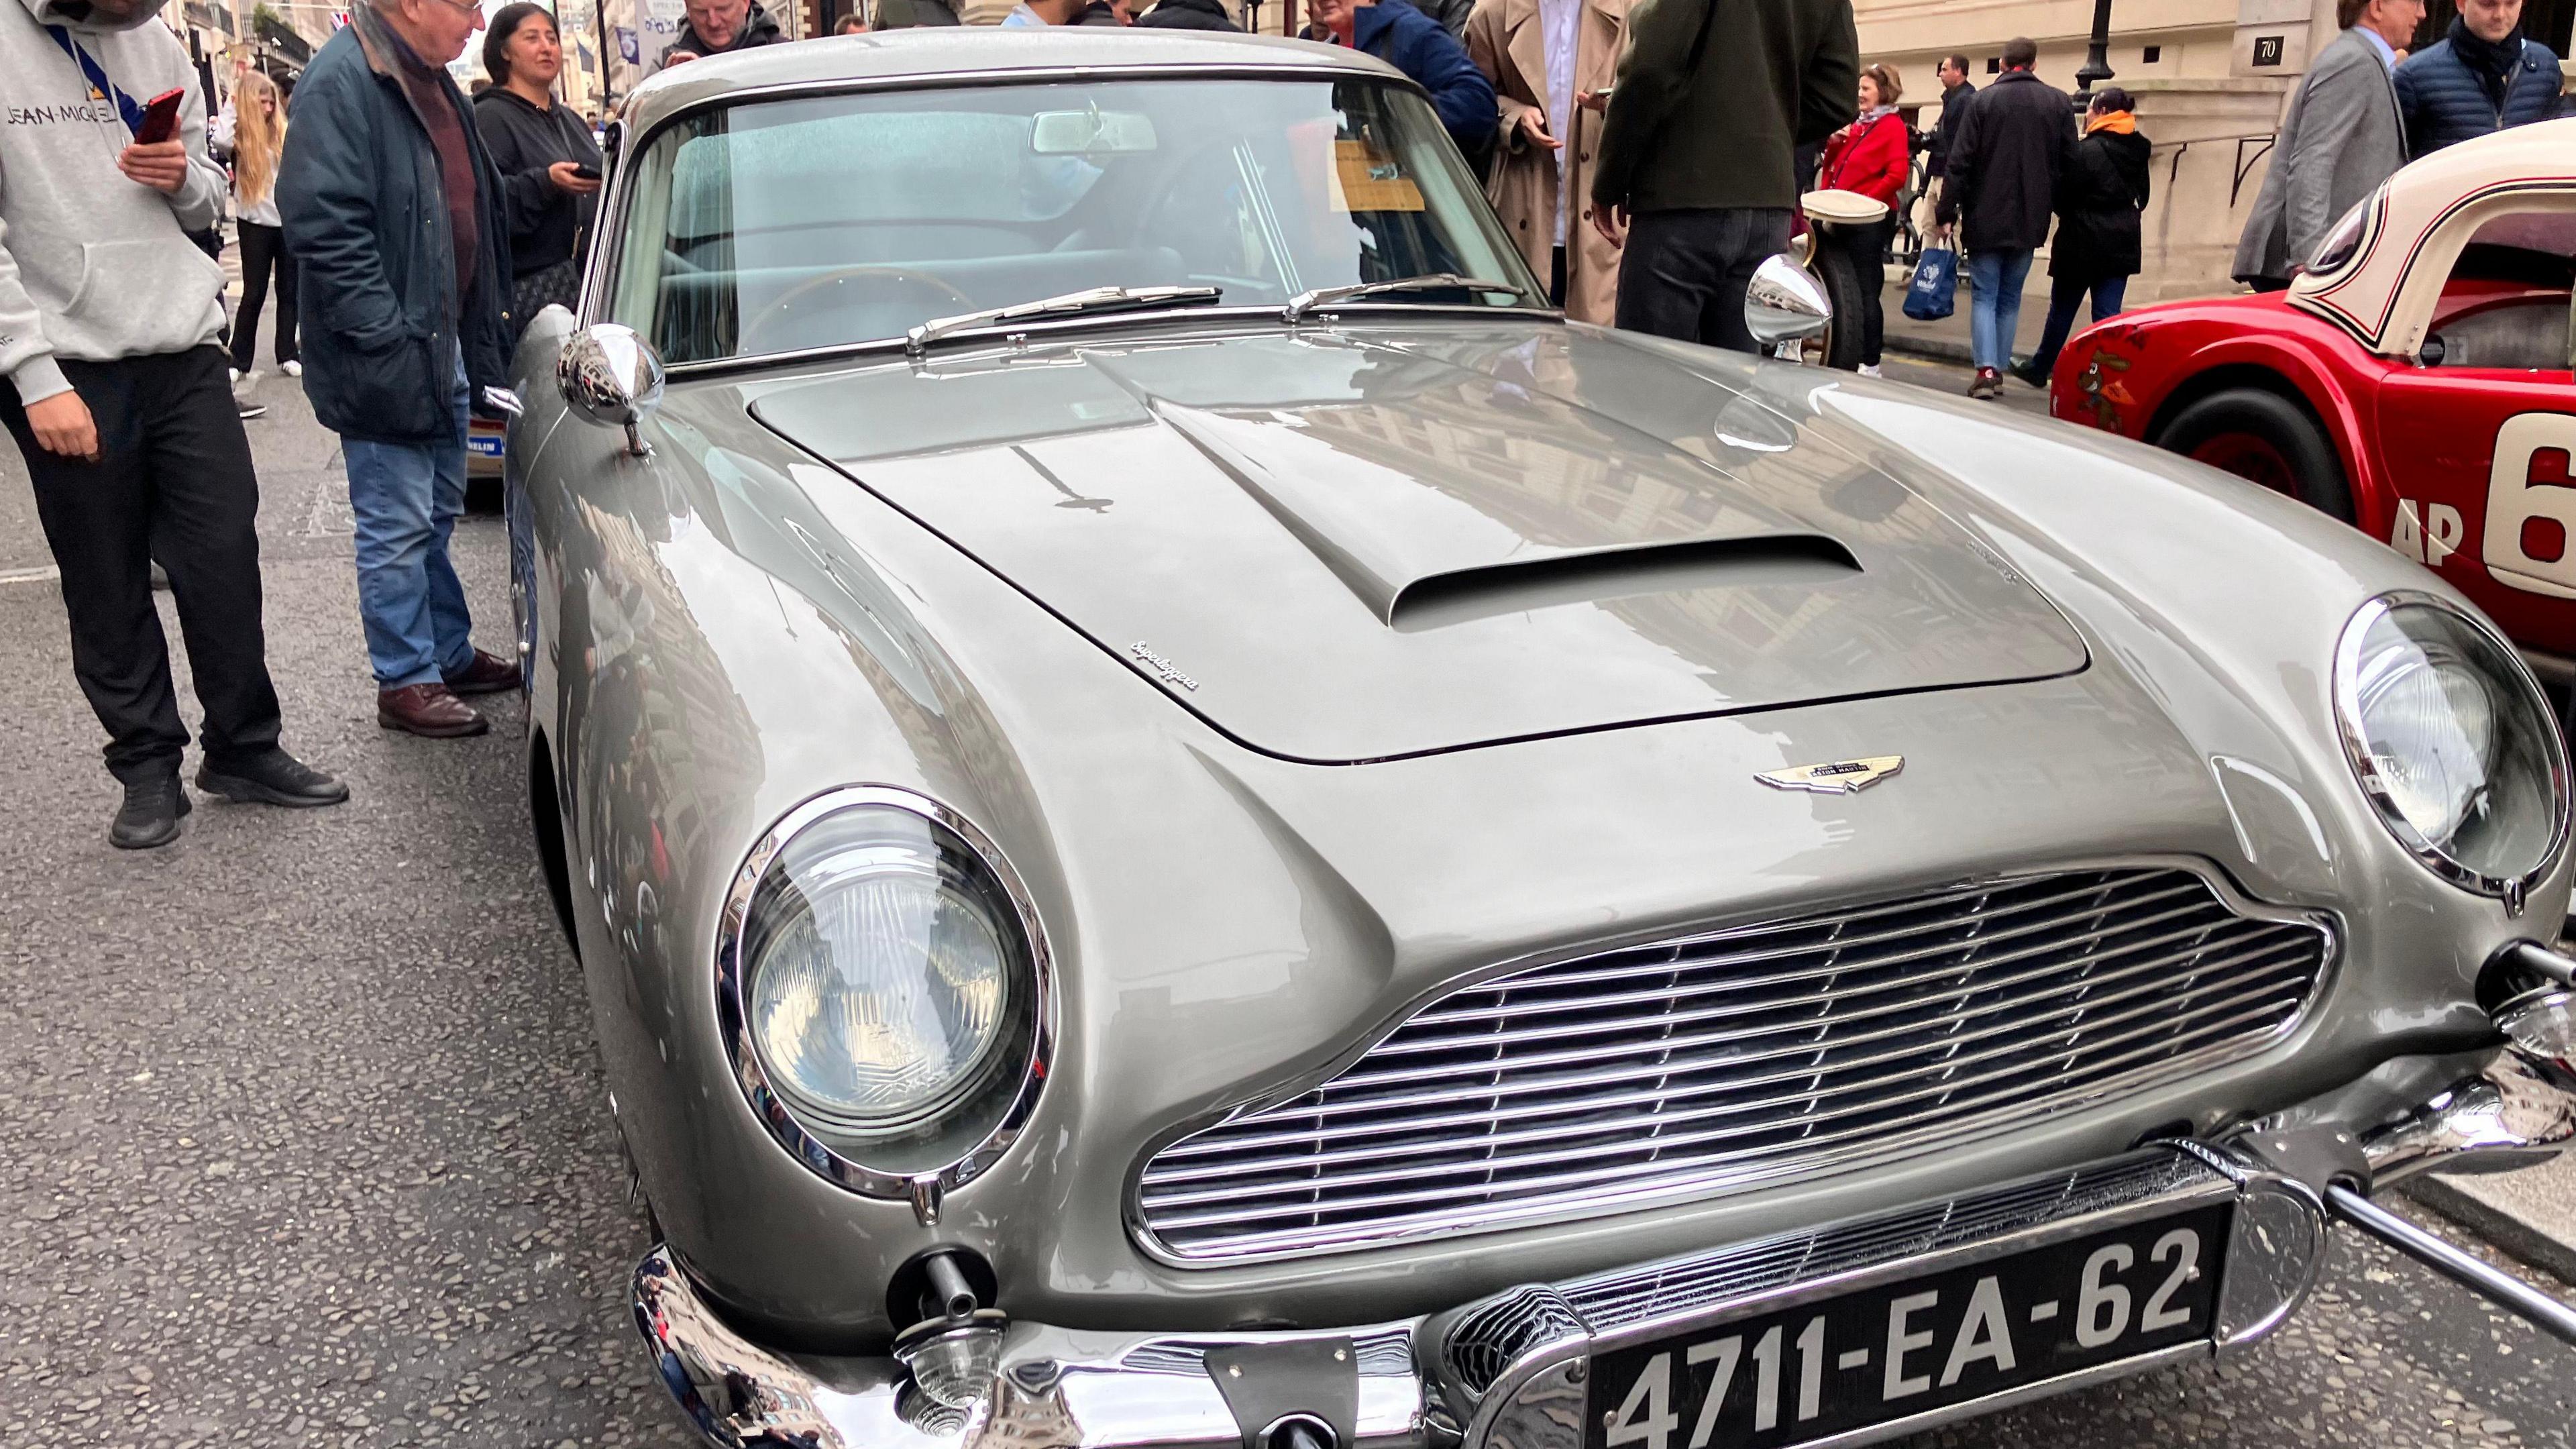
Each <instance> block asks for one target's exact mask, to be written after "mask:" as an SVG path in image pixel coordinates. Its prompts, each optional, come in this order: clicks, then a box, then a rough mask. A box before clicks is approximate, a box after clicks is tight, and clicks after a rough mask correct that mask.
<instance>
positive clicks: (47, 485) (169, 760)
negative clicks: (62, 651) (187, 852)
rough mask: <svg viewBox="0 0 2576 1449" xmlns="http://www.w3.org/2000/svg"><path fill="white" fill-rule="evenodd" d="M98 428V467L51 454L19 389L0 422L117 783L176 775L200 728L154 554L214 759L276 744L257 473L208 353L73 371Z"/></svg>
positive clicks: (5, 393) (2, 401) (3, 396)
mask: <svg viewBox="0 0 2576 1449" xmlns="http://www.w3.org/2000/svg"><path fill="white" fill-rule="evenodd" d="M62 368H63V375H64V376H65V377H67V378H69V379H70V380H71V384H72V388H73V390H74V391H76V392H78V393H79V394H80V396H81V400H82V401H83V402H85V403H87V404H89V411H90V417H91V418H92V419H93V420H94V421H95V422H96V423H97V425H98V442H99V454H100V456H99V460H98V461H97V462H95V463H84V462H81V461H80V460H78V459H74V458H65V457H63V456H61V455H60V454H58V453H50V452H47V451H46V450H45V449H44V448H42V447H40V446H38V444H37V442H36V439H35V434H34V433H33V432H32V431H30V430H29V428H28V426H27V411H26V409H25V408H24V407H21V406H20V405H19V402H18V394H17V392H16V390H15V389H12V388H0V424H5V425H7V427H8V429H9V435H10V436H11V437H13V438H15V439H17V441H18V450H19V451H20V452H21V453H24V454H25V455H26V458H27V472H28V474H29V476H30V477H31V478H32V480H33V481H34V483H35V488H36V516H37V517H38V518H39V519H41V520H42V521H43V523H44V526H45V541H46V542H47V543H48V544H50V545H52V547H53V551H54V562H55V564H56V565H58V566H59V567H60V568H61V570H62V575H63V612H64V613H66V614H68V615H69V616H70V619H71V634H72V673H73V675H74V676H75V677H76V678H78V679H79V680H80V687H81V693H83V694H85V695H87V696H88V697H89V704H90V708H91V709H93V710H96V711H97V712H98V722H99V723H100V724H102V725H105V726H106V727H107V733H108V745H107V768H108V772H109V773H110V774H113V775H115V776H116V777H117V778H118V779H120V780H125V781H134V780H143V779H149V778H151V777H152V776H153V775H155V774H163V773H175V772H176V771H177V770H178V768H179V755H180V752H181V751H182V750H183V749H185V748H186V747H187V743H188V731H187V728H186V726H184V725H182V724H181V723H180V722H179V703H178V699H177V698H176V696H175V695H174V694H173V692H172V689H171V684H170V653H169V646H168V644H167V643H166V642H165V641H164V639H163V637H162V633H161V616H160V614H159V613H158V612H157V611H156V610H155V609H154V608H153V606H152V561H153V560H154V559H156V558H157V559H159V560H160V561H161V566H162V568H163V569H164V570H166V571H167V572H168V573H169V575H170V593H171V596H172V597H173V598H174V599H175V600H176V601H177V603H178V606H179V632H180V636H181V637H182V638H183V639H184V640H185V641H186V643H187V646H188V664H189V667H190V668H191V669H192V670H194V671H195V675H196V685H197V700H198V702H199V703H200V704H202V705H204V706H205V711H206V719H205V729H204V744H205V748H206V758H207V760H208V761H209V762H212V763H215V764H217V765H221V764H223V763H225V762H228V761H235V760H241V759H245V758H247V757H251V756H255V755H258V754H261V753H263V752H265V751H267V750H269V749H271V748H274V747H275V746H276V744H277V730H278V719H277V690H276V688H275V686H274V685H272V684H271V683H270V682H269V677H268V641H267V637H266V635H265V633H264V632H263V630H262V628H261V625H260V585H259V534H258V531H257V530H256V528H255V527H254V523H255V521H256V519H257V517H258V514H259V479H258V475H257V474H256V473H254V472H253V471H252V468H251V460H250V440H249V439H248V438H247V437H245V436H244V435H243V433H242V425H241V414H240V413H239V412H238V411H237V410H236V408H235V406H234V404H233V392H232V387H231V384H230V382H229V381H228V380H227V379H226V378H225V376H224V353H223V350H222V349H221V348H218V347H215V346H213V345H211V344H209V345H207V346H204V347H198V348H192V349H191V350H189V351H186V352H171V353H163V354H160V355H158V356H153V357H129V358H123V359H120V360H118V361H115V362H76V361H70V360H66V361H64V363H63V364H62Z"/></svg>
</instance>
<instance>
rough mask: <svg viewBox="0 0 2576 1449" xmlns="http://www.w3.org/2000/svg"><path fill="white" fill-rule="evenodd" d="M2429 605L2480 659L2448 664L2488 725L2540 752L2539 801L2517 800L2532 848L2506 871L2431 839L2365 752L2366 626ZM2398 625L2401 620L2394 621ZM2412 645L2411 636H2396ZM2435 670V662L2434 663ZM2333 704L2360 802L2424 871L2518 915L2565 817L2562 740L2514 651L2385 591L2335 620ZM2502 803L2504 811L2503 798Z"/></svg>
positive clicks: (2446, 606) (2452, 615) (2452, 616)
mask: <svg viewBox="0 0 2576 1449" xmlns="http://www.w3.org/2000/svg"><path fill="white" fill-rule="evenodd" d="M2419 609H2421V610H2429V611H2432V612H2434V613H2436V614H2438V615H2440V616H2441V618H2442V619H2443V620H2444V621H2445V622H2447V623H2448V624H2451V625H2454V626H2457V628H2458V629H2460V630H2461V631H2463V632H2464V634H2465V636H2466V638H2467V639H2468V640H2469V641H2470V642H2471V644H2472V645H2473V646H2482V648H2479V649H2478V650H2477V652H2478V653H2482V654H2483V655H2484V656H2485V657H2483V658H2480V657H2461V658H2456V659H2453V660H2451V661H2448V663H2449V664H2451V665H2453V666H2457V667H2464V668H2465V669H2466V671H2467V672H2468V673H2469V674H2470V675H2471V676H2472V677H2474V678H2475V679H2476V680H2477V682H2478V683H2479V685H2480V686H2481V687H2482V688H2483V689H2484V690H2485V695H2486V698H2485V703H2486V705H2487V707H2488V708H2489V710H2490V713H2491V716H2492V718H2493V721H2494V724H2493V726H2492V727H2493V728H2495V729H2498V730H2501V729H2504V728H2505V727H2507V726H2508V725H2509V724H2510V725H2518V726H2521V727H2523V728H2524V730H2525V733H2526V734H2527V735H2529V736H2530V737H2531V738H2532V739H2533V740H2534V741H2536V745H2537V748H2538V749H2539V751H2540V761H2539V763H2538V769H2539V773H2540V775H2541V776H2542V780H2541V786H2540V787H2541V789H2543V790H2544V791H2545V792H2546V794H2547V797H2548V798H2547V799H2545V800H2542V801H2539V802H2537V803H2536V806H2535V805H2533V804H2531V803H2529V802H2526V803H2525V804H2524V805H2523V806H2522V807H2521V808H2537V809H2538V810H2540V811H2542V812H2543V814H2544V818H2543V819H2542V820H2541V822H2540V829H2539V837H2540V841H2541V848H2540V850H2539V852H2538V854H2537V857H2536V858H2535V859H2533V860H2532V861H2531V862H2530V863H2529V864H2528V865H2527V866H2525V867H2523V868H2521V869H2519V870H2514V869H2510V868H2508V867H2505V866H2501V865H2497V864H2496V863H2493V862H2489V863H2485V864H2473V863H2471V862H2470V861H2467V860H2464V859H2462V858H2461V855H2460V853H2458V852H2457V851H2456V850H2455V849H2454V848H2453V846H2452V843H2451V842H2450V841H2449V840H2444V841H2436V840H2434V839H2432V838H2430V837H2428V836H2427V835H2426V833H2425V832H2424V830H2423V829H2422V828H2420V827H2419V826H2418V825H2417V823H2416V822H2415V821H2414V820H2413V819H2412V818H2411V817H2410V816H2409V815H2408V814H2407V812H2406V809H2405V804H2404V802H2403V801H2402V800H2401V798H2400V795H2401V787H2400V786H2399V785H2398V784H2397V783H2396V782H2394V781H2392V780H2391V779H2390V778H2388V774H2387V772H2386V771H2385V770H2384V769H2383V767H2382V764H2381V759H2380V756H2379V755H2377V754H2376V753H2375V752H2374V751H2373V750H2372V749H2371V731H2370V720H2369V716H2368V710H2367V707H2366V702H2365V700H2364V699H2363V690H2364V687H2365V684H2366V681H2365V680H2364V678H2363V672H2364V669H2365V667H2366V665H2367V664H2368V663H2369V662H2370V661H2369V660H2368V659H2367V658H2366V657H2365V651H2366V650H2368V649H2369V648H2370V644H2371V635H2372V631H2373V630H2374V629H2376V628H2377V627H2378V626H2380V625H2381V624H2383V623H2387V622H2390V621H2392V620H2394V619H2396V618H2397V617H2398V616H2399V615H2400V614H2401V613H2404V612H2408V611H2413V610H2419ZM2400 628H2401V629H2402V628H2403V626H2402V625H2400ZM2405 637H2406V638H2407V639H2408V640H2410V641H2411V642H2416V643H2419V644H2420V643H2421V642H2423V641H2422V640H2421V639H2420V638H2418V637H2417V636H2416V635H2413V634H2411V633H2410V634H2407V635H2406V636H2405ZM2435 667H2440V666H2438V665H2437V666H2435ZM2333 688H2334V710H2335V725H2336V732H2337V733H2338V734H2339V735H2340V736H2341V737H2342V741H2343V751H2344V758H2345V760H2346V761H2347V762H2348V763H2349V764H2350V765H2351V766H2352V772H2353V777H2354V778H2355V779H2356V780H2358V781H2359V782H2360V784H2361V790H2362V794H2363V795H2365V796H2366V797H2368V798H2369V800H2370V803H2371V806H2372V808H2373V809H2374V810H2375V811H2377V813H2378V815H2379V820H2380V823H2381V824H2382V825H2384V826H2386V827H2387V828H2388V831H2389V833H2390V834H2391V835H2394V836H2395V837H2396V838H2397V842H2398V844H2400V845H2402V846H2404V847H2405V848H2406V851H2407V853H2408V854H2410V855H2412V856H2414V857H2415V859H2416V860H2417V861H2419V862H2420V863H2422V865H2423V866H2424V868H2425V869H2427V870H2429V871H2431V872H2432V873H2433V874H2435V875H2437V876H2440V877H2441V878H2442V879H2444V880H2446V881H2449V882H2450V883H2451V884H2453V885H2455V886H2458V887H2459V888H2460V889H2462V890H2465V891H2471V892H2474V893H2476V894H2478V895H2484V896H2493V897H2496V898H2497V899H2499V900H2501V901H2503V902H2504V906H2505V911H2506V913H2507V914H2508V915H2515V916H2518V915H2520V914H2522V908H2523V900H2524V898H2525V896H2526V895H2527V894H2528V893H2529V892H2530V889H2531V887H2532V886H2534V885H2536V884H2538V883H2539V881H2540V880H2541V878H2542V877H2544V876H2546V875H2547V874H2548V873H2549V872H2550V871H2551V870H2553V869H2554V868H2556V866H2557V865H2558V862H2559V860H2560V859H2561V858H2562V857H2563V856H2564V855H2565V854H2566V849H2567V839H2568V822H2569V801H2568V764H2567V748H2566V740H2565V737H2564V735H2563V734H2562V732H2561V730H2560V728H2559V725H2558V718H2557V715H2556V713H2555V712H2554V711H2552V710H2551V709H2550V707H2549V701H2548V700H2547V699H2546V698H2545V697H2544V696H2543V695H2542V694H2541V692H2540V685H2539V683H2538V681H2536V680H2534V679H2533V678H2532V676H2531V670H2530V668H2529V667H2528V666H2526V665H2525V664H2524V663H2523V662H2522V656H2521V655H2520V654H2519V653H2517V652H2516V651H2515V649H2514V647H2513V645H2512V644H2511V643H2510V642H2508V641H2507V640H2506V639H2505V638H2504V636H2502V635H2501V634H2499V633H2497V632H2496V631H2495V629H2494V628H2493V626H2491V625H2489V624H2488V623H2487V622H2486V621H2485V620H2483V619H2480V618H2478V617H2477V616H2476V615H2474V614H2471V613H2469V612H2467V611H2465V610H2463V609H2461V608H2459V607H2458V606H2457V605H2455V604H2452V603H2451V602H2449V601H2448V600H2446V599H2441V598H2437V597H2435V596H2434V595H2431V594H2427V593H2420V592H2416V591H2414V590H2393V591H2391V592H2388V593H2384V594H2381V595H2379V596H2378V597H2377V598H2374V599H2371V600H2370V601H2369V602H2367V603H2365V604H2363V605H2362V606H2361V607H2360V608H2359V609H2357V610H2355V611H2354V612H2353V616H2352V617H2351V618H2350V619H2349V620H2347V621H2345V623H2344V626H2343V633H2342V635H2341V637H2340V638H2338V639H2337V640H2336V642H2335V658H2334V685H2333ZM2507 808H2513V805H2512V802H2507Z"/></svg>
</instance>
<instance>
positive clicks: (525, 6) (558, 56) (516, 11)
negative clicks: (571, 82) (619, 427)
mask: <svg viewBox="0 0 2576 1449" xmlns="http://www.w3.org/2000/svg"><path fill="white" fill-rule="evenodd" d="M483 68H484V69H485V70H487V71H489V72H491V74H492V80H493V84H492V85H491V86H490V87H489V88H488V89H486V90H485V91H484V92H483V93H482V94H481V95H478V96H476V97H475V98H474V128H475V129H476V130H477V131H480V132H482V134H483V145H484V148H485V149H486V150H488V151H490V152H491V153H492V164H493V165H494V166H496V167H498V168H499V169H500V172H501V193H502V209H503V214H504V216H505V217H506V218H507V219H508V224H509V229H510V273H511V277H512V278H513V285H512V287H511V307H510V322H511V325H512V328H513V330H514V332H524V331H526V330H527V326H528V319H530V318H532V317H534V316H536V315H537V312H538V310H539V309H541V308H543V307H544V306H545V305H546V304H547V303H549V302H561V303H562V304H564V305H565V306H567V307H569V306H571V305H573V303H574V301H575V299H577V298H578V297H579V296H580V294H581V266H582V260H583V258H584V256H585V255H586V253H587V251H588V248H589V244H590V233H591V228H592V226H593V224H594V223H595V222H596V220H597V214H598V209H599V198H598V192H599V164H600V156H599V144H598V143H597V142H595V141H593V140H592V139H591V136H590V125H589V123H588V122H586V121H584V120H582V118H581V117H579V116H577V115H575V114H573V110H572V107H570V106H567V105H564V104H562V103H560V102H558V101H557V100H556V99H555V97H554V84H555V77H556V76H557V75H558V74H560V73H561V72H562V70H563V42H562V40H561V39H559V38H558V37H557V36H556V34H555V19H554V17H553V16H552V15H550V14H548V13H547V12H546V10H545V7H543V6H541V5H535V4H530V3H528V0H518V3H516V4H511V5H504V6H502V7H501V10H500V12H499V13H498V14H496V15H494V16H493V17H492V23H491V24H490V26H488V27H487V28H486V29H485V31H484V34H483ZM584 171H587V172H588V173H589V174H588V175H587V176H585V175H582V174H581V173H582V172H584Z"/></svg>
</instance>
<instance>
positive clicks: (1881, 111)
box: [1852, 106, 1896, 131]
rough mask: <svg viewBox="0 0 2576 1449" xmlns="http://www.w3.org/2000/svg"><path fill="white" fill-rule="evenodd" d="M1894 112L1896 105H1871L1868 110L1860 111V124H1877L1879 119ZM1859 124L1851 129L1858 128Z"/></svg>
mask: <svg viewBox="0 0 2576 1449" xmlns="http://www.w3.org/2000/svg"><path fill="white" fill-rule="evenodd" d="M1895 114H1896V107H1894V106H1872V107H1870V108H1869V109H1868V110H1866V111H1863V112H1861V113H1860V126H1874V125H1877V124H1878V123H1879V122H1880V121H1882V120H1885V119H1886V118H1887V117H1889V116H1892V115H1895ZM1860 126H1854V127H1853V128H1852V129H1853V130H1855V131H1857V130H1859V129H1860Z"/></svg>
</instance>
